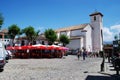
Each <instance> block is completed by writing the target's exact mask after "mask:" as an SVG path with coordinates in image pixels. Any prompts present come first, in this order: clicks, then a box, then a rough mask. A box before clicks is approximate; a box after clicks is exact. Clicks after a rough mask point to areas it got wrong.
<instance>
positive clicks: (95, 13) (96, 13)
mask: <svg viewBox="0 0 120 80" xmlns="http://www.w3.org/2000/svg"><path fill="white" fill-rule="evenodd" d="M98 14H100V15H101V16H103V14H102V13H100V12H97V11H95V12H94V13H92V14H90V15H89V16H94V15H98Z"/></svg>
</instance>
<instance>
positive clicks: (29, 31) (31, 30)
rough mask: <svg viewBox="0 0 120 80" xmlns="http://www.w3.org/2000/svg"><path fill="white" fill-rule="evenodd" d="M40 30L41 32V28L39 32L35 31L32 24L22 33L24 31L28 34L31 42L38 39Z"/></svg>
mask: <svg viewBox="0 0 120 80" xmlns="http://www.w3.org/2000/svg"><path fill="white" fill-rule="evenodd" d="M39 32H40V31H39V30H38V31H37V32H35V30H34V28H33V27H32V26H28V27H26V28H24V29H23V30H22V33H24V34H25V35H26V37H27V40H28V41H29V42H31V43H33V41H34V40H36V38H37V37H38V35H39Z"/></svg>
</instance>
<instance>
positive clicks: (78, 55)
mask: <svg viewBox="0 0 120 80" xmlns="http://www.w3.org/2000/svg"><path fill="white" fill-rule="evenodd" d="M77 57H78V60H79V58H80V51H78V53H77Z"/></svg>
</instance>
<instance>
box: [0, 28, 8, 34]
mask: <svg viewBox="0 0 120 80" xmlns="http://www.w3.org/2000/svg"><path fill="white" fill-rule="evenodd" d="M0 32H3V33H8V30H7V29H3V30H1V31H0Z"/></svg>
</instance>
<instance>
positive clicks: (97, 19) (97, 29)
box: [89, 11, 103, 52]
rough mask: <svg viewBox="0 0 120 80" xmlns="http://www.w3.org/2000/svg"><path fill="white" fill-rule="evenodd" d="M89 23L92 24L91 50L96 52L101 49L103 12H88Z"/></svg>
mask: <svg viewBox="0 0 120 80" xmlns="http://www.w3.org/2000/svg"><path fill="white" fill-rule="evenodd" d="M89 16H90V21H91V22H90V25H91V26H92V28H93V29H92V45H93V51H94V52H98V51H102V50H103V21H102V17H103V14H102V13H100V12H97V11H95V12H94V13H92V14H90V15H89Z"/></svg>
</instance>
